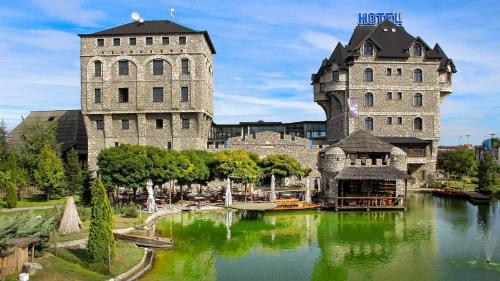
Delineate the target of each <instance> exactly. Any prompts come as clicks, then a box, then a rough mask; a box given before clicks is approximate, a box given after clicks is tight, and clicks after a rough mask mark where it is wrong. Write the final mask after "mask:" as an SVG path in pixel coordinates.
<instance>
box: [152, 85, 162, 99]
mask: <svg viewBox="0 0 500 281" xmlns="http://www.w3.org/2000/svg"><path fill="white" fill-rule="evenodd" d="M153 102H163V88H162V87H154V88H153Z"/></svg>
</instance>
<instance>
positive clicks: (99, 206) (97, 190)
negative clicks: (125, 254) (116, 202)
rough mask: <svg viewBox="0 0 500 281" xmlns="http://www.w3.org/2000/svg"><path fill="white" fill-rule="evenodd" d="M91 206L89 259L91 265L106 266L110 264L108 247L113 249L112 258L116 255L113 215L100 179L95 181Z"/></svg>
mask: <svg viewBox="0 0 500 281" xmlns="http://www.w3.org/2000/svg"><path fill="white" fill-rule="evenodd" d="M91 205H92V206H91V215H90V219H91V222H90V230H89V241H88V244H87V258H88V261H89V262H90V263H98V264H106V263H107V262H108V246H109V247H110V249H111V256H113V255H114V250H115V240H114V236H113V213H112V211H111V204H110V203H109V200H108V197H107V196H106V190H105V189H104V185H103V184H102V182H101V180H99V179H95V180H94V183H93V184H92V204H91Z"/></svg>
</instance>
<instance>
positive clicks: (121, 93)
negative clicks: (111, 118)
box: [118, 88, 128, 103]
mask: <svg viewBox="0 0 500 281" xmlns="http://www.w3.org/2000/svg"><path fill="white" fill-rule="evenodd" d="M118 102H120V103H126V102H128V88H119V89H118Z"/></svg>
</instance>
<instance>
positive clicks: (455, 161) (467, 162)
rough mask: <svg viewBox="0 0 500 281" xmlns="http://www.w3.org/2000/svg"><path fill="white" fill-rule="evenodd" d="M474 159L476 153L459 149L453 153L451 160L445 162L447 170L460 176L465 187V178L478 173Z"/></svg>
mask: <svg viewBox="0 0 500 281" xmlns="http://www.w3.org/2000/svg"><path fill="white" fill-rule="evenodd" d="M474 157H475V151H474V150H473V149H467V148H462V149H458V150H456V151H454V152H453V153H451V155H450V156H449V158H448V159H447V160H446V161H445V166H446V169H445V170H447V171H449V172H451V173H452V174H455V175H457V176H459V177H460V178H461V179H462V181H463V186H464V187H465V180H464V179H463V177H464V176H471V175H472V174H473V173H474V172H475V171H476V167H477V162H476V160H475V158H474Z"/></svg>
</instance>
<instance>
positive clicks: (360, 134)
mask: <svg viewBox="0 0 500 281" xmlns="http://www.w3.org/2000/svg"><path fill="white" fill-rule="evenodd" d="M332 146H337V147H340V148H342V149H343V150H344V151H345V152H347V153H370V152H383V153H391V150H392V148H393V147H394V146H392V145H391V144H389V143H387V142H385V141H383V140H382V139H381V138H379V137H376V136H374V135H372V134H370V133H368V132H366V131H363V130H359V131H357V132H354V133H352V134H350V135H348V136H347V137H345V138H343V139H341V140H340V141H338V142H337V143H335V144H333V145H332Z"/></svg>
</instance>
